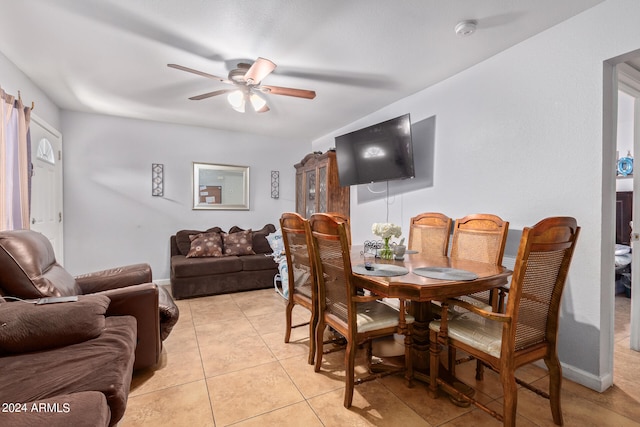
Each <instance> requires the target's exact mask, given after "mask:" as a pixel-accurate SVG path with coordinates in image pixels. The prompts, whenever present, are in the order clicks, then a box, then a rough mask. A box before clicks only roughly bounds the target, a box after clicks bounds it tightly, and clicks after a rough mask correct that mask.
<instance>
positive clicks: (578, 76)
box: [313, 0, 640, 389]
mask: <svg viewBox="0 0 640 427" xmlns="http://www.w3.org/2000/svg"><path fill="white" fill-rule="evenodd" d="M638 16H640V2H636V1H629V0H609V1H607V2H605V3H603V4H601V5H599V6H596V7H595V8H593V9H590V10H588V11H586V12H584V13H583V14H581V15H578V16H577V17H575V18H573V19H570V20H568V21H565V22H563V23H561V24H559V25H557V26H556V27H553V28H551V29H549V30H548V31H545V32H544V33H541V34H539V35H537V36H535V37H532V38H530V39H528V40H526V41H524V42H523V43H520V44H519V45H517V46H515V47H513V48H511V49H509V50H507V51H505V52H503V53H500V54H498V55H496V56H494V57H492V58H490V59H489V60H487V61H485V62H483V63H481V64H479V65H477V66H475V67H473V68H470V69H468V70H466V71H464V72H462V73H460V74H458V75H456V76H454V77H452V78H450V79H448V80H446V81H444V82H442V83H440V84H438V85H435V86H433V87H430V88H427V89H425V90H423V91H421V92H419V93H416V94H415V95H413V96H411V97H408V98H405V99H403V100H401V101H399V102H396V103H395V104H392V105H389V106H387V107H386V108H384V109H382V110H380V111H377V112H375V113H373V114H371V115H369V116H367V117H364V118H362V119H361V120H359V121H358V122H355V123H352V124H350V125H348V126H345V127H343V128H341V129H337V130H335V131H334V132H332V133H331V134H329V135H326V136H325V137H322V138H319V139H317V140H315V141H314V142H313V149H314V150H324V149H326V148H328V147H332V146H333V145H334V141H333V139H334V137H335V136H337V135H340V134H342V133H345V132H347V131H351V130H354V129H358V128H361V127H363V126H366V125H370V124H373V123H376V122H379V121H382V120H386V119H389V118H392V117H396V116H399V115H401V114H405V113H410V114H411V119H412V122H417V121H420V120H422V119H425V118H428V117H432V116H435V117H436V124H435V127H436V135H435V171H434V185H433V187H431V188H428V189H424V190H419V191H413V192H410V193H406V194H402V195H399V196H396V197H394V198H393V199H391V200H390V206H389V220H390V221H392V222H394V223H397V224H401V225H402V227H403V229H404V230H406V229H407V228H408V224H409V220H410V218H411V217H412V216H414V215H416V214H418V213H420V212H424V211H439V212H443V213H445V214H447V215H449V216H451V217H453V218H456V217H461V216H464V215H467V214H470V213H476V212H488V213H494V214H497V215H499V216H501V217H502V218H504V219H506V220H508V221H510V223H511V228H512V229H514V230H521V229H522V228H523V227H524V226H527V225H533V224H535V223H536V222H537V221H538V220H540V219H542V218H544V217H548V216H555V215H569V216H574V217H576V218H577V220H578V222H579V224H580V225H581V226H582V234H581V236H580V241H579V242H578V246H577V250H576V253H575V257H574V262H573V265H572V268H571V271H570V275H569V279H568V286H567V289H566V290H565V293H564V298H563V304H562V305H563V306H562V313H561V323H560V344H559V346H560V348H559V353H560V358H561V360H562V362H563V364H564V366H565V370H564V374H565V375H567V376H568V377H570V378H572V379H575V380H577V381H579V382H581V383H582V384H585V385H587V386H589V387H591V388H594V389H605V388H606V387H608V386H609V385H610V384H611V381H612V379H611V374H612V366H613V361H612V357H611V341H610V335H611V331H612V318H613V316H612V306H613V304H612V302H611V301H612V298H613V259H612V258H613V257H612V256H611V255H610V254H611V253H612V251H613V237H614V232H615V227H614V222H613V214H612V212H613V196H612V194H613V192H614V191H615V188H614V178H613V162H608V163H611V164H606V165H604V166H603V158H607V157H610V158H613V157H614V155H615V147H607V148H606V149H605V150H603V130H602V129H603V61H606V60H608V59H610V58H612V57H615V56H618V55H621V54H623V53H626V52H630V51H633V50H636V49H638V48H640V26H639V25H637V22H636V21H637V19H636V18H637V17H638ZM478 31H482V29H481V28H480V29H479V30H478ZM609 152H611V153H609ZM603 170H604V171H605V174H606V177H604V178H603ZM351 194H352V200H351V219H352V224H353V225H352V227H353V229H352V234H353V238H354V241H356V242H357V241H363V240H365V239H368V238H371V237H373V236H372V235H371V232H370V226H371V223H373V222H380V221H381V220H382V221H384V219H385V214H386V206H385V202H384V200H382V201H372V202H368V203H361V204H359V203H358V200H357V192H356V191H352V192H351ZM603 195H604V196H603ZM603 200H604V201H605V203H603ZM609 200H611V203H609ZM601 277H605V278H606V280H604V281H603V283H601V280H600V278H601ZM609 277H610V279H609ZM601 303H602V312H601Z"/></svg>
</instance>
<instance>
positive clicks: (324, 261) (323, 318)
mask: <svg viewBox="0 0 640 427" xmlns="http://www.w3.org/2000/svg"><path fill="white" fill-rule="evenodd" d="M309 224H310V228H311V240H312V246H313V253H314V260H315V266H316V268H317V278H318V314H319V316H318V327H317V330H316V340H317V342H316V361H315V371H316V372H319V371H320V368H321V367H322V355H323V345H322V344H323V343H322V337H323V332H324V329H325V328H326V327H327V326H330V327H332V328H333V329H335V330H336V331H337V332H338V333H339V334H341V335H342V336H343V337H344V338H345V339H346V341H347V345H346V350H345V361H344V363H345V377H346V379H345V395H344V406H345V407H346V408H349V407H351V403H352V401H353V388H354V386H355V385H356V384H361V383H363V382H365V381H370V380H373V379H376V378H380V377H382V376H385V375H389V374H391V373H394V372H401V371H405V377H406V378H407V381H408V382H409V383H411V380H412V378H413V370H412V365H411V345H412V341H411V333H410V328H409V325H410V324H411V323H413V321H414V318H413V316H411V315H409V314H406V313H405V304H404V301H403V300H401V302H400V308H399V310H396V309H394V308H392V307H390V306H388V305H386V304H384V303H383V302H380V299H381V297H379V296H376V295H368V296H363V295H358V294H357V290H356V286H355V285H354V280H353V272H352V270H351V257H350V249H349V244H348V240H347V239H348V238H347V232H346V225H345V223H344V222H341V221H339V220H338V219H336V218H334V217H332V216H331V215H327V214H314V215H312V216H311V218H309ZM394 333H400V334H403V335H404V336H405V366H404V367H400V368H398V369H395V370H386V371H385V372H379V373H376V374H370V375H368V376H367V377H365V378H359V379H358V380H357V381H356V379H355V356H356V351H357V348H358V346H359V345H362V344H366V346H367V361H368V364H369V366H370V364H371V357H372V352H371V340H373V339H374V338H379V337H384V336H391V335H393V334H394Z"/></svg>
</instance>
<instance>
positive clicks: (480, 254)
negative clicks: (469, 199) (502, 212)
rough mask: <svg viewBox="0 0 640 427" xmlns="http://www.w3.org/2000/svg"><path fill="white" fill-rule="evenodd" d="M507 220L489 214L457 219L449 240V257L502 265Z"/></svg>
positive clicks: (507, 228) (507, 229)
mask: <svg viewBox="0 0 640 427" xmlns="http://www.w3.org/2000/svg"><path fill="white" fill-rule="evenodd" d="M508 231H509V222H507V221H503V220H502V219H501V218H500V217H498V216H496V215H490V214H473V215H468V216H465V217H464V218H460V219H457V220H456V222H455V225H454V227H453V239H452V240H451V255H450V256H451V258H455V259H468V260H471V261H478V262H486V263H489V264H495V265H502V256H503V255H504V247H505V245H506V243H507V233H508Z"/></svg>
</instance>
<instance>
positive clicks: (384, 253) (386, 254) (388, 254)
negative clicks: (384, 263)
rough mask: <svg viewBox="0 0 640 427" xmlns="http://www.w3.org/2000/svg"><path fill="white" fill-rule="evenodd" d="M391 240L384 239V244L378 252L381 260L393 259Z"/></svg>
mask: <svg viewBox="0 0 640 427" xmlns="http://www.w3.org/2000/svg"><path fill="white" fill-rule="evenodd" d="M389 239H390V238H389V237H383V241H384V243H383V244H382V248H380V250H379V251H378V256H380V258H381V259H393V250H392V249H391V247H390V246H389Z"/></svg>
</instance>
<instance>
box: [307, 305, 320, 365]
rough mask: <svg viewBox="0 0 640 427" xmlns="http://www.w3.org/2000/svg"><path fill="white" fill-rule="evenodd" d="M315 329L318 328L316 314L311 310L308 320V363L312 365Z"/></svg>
mask: <svg viewBox="0 0 640 427" xmlns="http://www.w3.org/2000/svg"><path fill="white" fill-rule="evenodd" d="M316 329H318V314H317V313H316V311H315V310H313V311H312V312H311V319H310V320H309V360H308V362H309V365H313V362H314V360H315V355H316Z"/></svg>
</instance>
